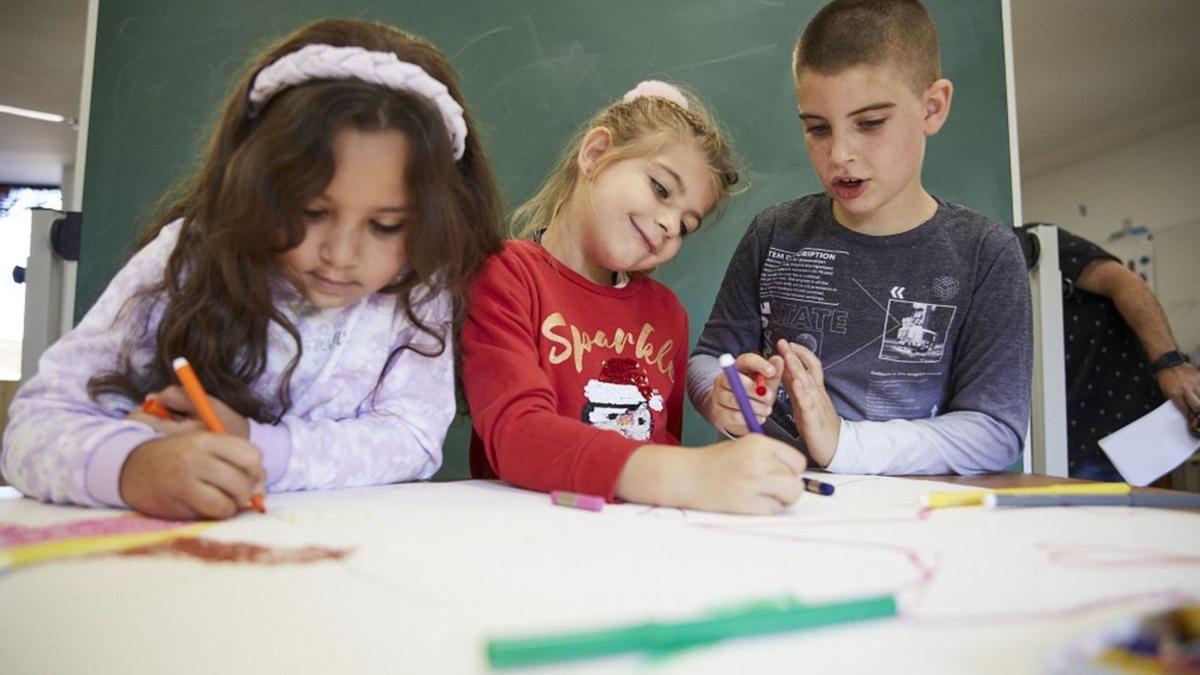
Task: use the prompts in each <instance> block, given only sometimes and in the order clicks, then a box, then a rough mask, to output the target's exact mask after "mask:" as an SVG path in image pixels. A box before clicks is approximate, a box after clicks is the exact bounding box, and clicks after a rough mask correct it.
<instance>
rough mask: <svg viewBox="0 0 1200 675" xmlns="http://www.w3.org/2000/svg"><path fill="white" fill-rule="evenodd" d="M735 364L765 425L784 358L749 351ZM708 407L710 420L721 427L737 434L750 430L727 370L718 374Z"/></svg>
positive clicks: (780, 379)
mask: <svg viewBox="0 0 1200 675" xmlns="http://www.w3.org/2000/svg"><path fill="white" fill-rule="evenodd" d="M734 366H735V368H736V369H737V372H738V374H739V376H740V379H741V382H742V388H743V389H745V390H746V392H747V396H748V398H749V400H750V405H751V408H752V409H753V411H754V416H755V417H756V418H757V420H758V422H759V424H762V422H763V421H765V420H766V419H767V416H768V415H770V414H771V407H772V406H774V405H775V396H776V393H777V392H778V391H779V384H780V382H781V381H782V379H783V369H784V364H783V357H781V356H772V357H771V358H769V359H768V358H764V357H763V355H762V354H756V353H753V352H750V353H746V354H742V355H741V356H738V357H737V359H736V360H735V361H734ZM760 382H761V386H760ZM709 409H710V413H711V414H710V415H709V419H711V420H712V421H713V423H714V424H715V425H717V427H718V428H720V429H724V430H725V431H726V432H727V433H729V434H731V435H734V436H744V435H745V434H747V433H749V431H750V429H749V428H748V427H747V426H746V418H745V417H743V416H742V410H741V408H740V407H739V406H738V401H737V397H736V396H734V393H733V389H731V388H730V383H729V376H728V374H727V373H726V372H724V371H722V373H721V374H720V375H718V376H717V381H716V383H715V385H714V386H713V391H712V396H711V397H709Z"/></svg>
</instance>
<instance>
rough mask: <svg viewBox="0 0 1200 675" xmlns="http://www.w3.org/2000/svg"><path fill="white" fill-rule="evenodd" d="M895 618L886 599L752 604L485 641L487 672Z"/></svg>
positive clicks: (893, 604) (888, 597)
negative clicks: (670, 619) (687, 617)
mask: <svg viewBox="0 0 1200 675" xmlns="http://www.w3.org/2000/svg"><path fill="white" fill-rule="evenodd" d="M895 615H896V600H895V598H894V597H893V596H891V595H882V596H877V597H870V598H863V599H860V600H850V601H846V602H834V603H829V604H825V605H805V604H802V603H800V602H798V601H796V600H795V599H794V598H783V599H781V600H775V601H764V602H759V603H755V604H754V605H753V606H751V607H749V608H747V609H743V610H741V611H735V612H728V613H724V614H721V615H719V616H711V617H706V618H702V619H696V620H694V621H681V622H678V623H654V622H649V623H641V624H634V625H632V626H624V627H620V628H608V629H603V630H596V631H586V632H578V633H563V634H560V635H550V636H544V637H528V638H505V639H497V640H488V644H487V656H488V662H489V663H490V664H491V665H492V667H493V668H515V667H519V666H532V665H537V664H542V663H555V662H559V661H576V660H581V659H591V658H597V657H601V656H610V655H613V654H621V653H624V652H634V651H672V650H676V649H683V648H686V647H691V646H695V645H700V644H707V643H710V642H716V641H718V640H724V639H729V638H738V637H746V636H750V635H767V634H770V633H782V632H785V631H793V630H803V629H805V628H819V627H821V626H832V625H835V624H839V623H850V622H852V621H866V620H868V619H883V618H887V617H892V616H895Z"/></svg>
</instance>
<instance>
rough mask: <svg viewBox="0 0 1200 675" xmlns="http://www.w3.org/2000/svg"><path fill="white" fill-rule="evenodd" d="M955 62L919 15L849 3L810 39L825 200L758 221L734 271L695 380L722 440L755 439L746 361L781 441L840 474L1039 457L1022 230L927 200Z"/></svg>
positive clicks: (692, 365) (815, 154)
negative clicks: (924, 170)
mask: <svg viewBox="0 0 1200 675" xmlns="http://www.w3.org/2000/svg"><path fill="white" fill-rule="evenodd" d="M939 61H940V60H939V56H938V46H937V31H936V28H935V27H934V25H933V20H932V18H931V17H930V16H929V13H928V12H927V11H926V9H925V8H924V6H922V5H921V3H920V2H918V1H917V0H835V1H834V2H831V3H830V4H828V5H826V6H825V7H824V8H823V9H822V10H821V11H820V12H819V13H818V14H817V16H816V17H815V18H814V19H813V20H812V21H811V22H810V23H809V25H808V27H806V28H805V30H804V33H803V34H802V35H801V36H800V40H799V41H798V42H797V44H796V49H795V53H794V58H793V74H794V82H795V88H796V102H797V105H798V109H799V113H800V119H801V120H802V121H803V123H804V134H805V140H806V144H807V147H808V152H809V157H810V159H811V160H812V164H813V168H814V169H815V170H816V173H817V176H818V178H819V179H820V181H821V184H822V186H823V187H824V189H825V192H824V193H818V194H814V195H809V196H807V197H803V198H801V199H798V200H794V201H790V202H784V203H782V204H778V205H776V206H773V207H771V208H768V209H766V210H765V211H763V212H761V213H759V214H758V216H757V217H756V218H755V219H754V222H753V223H751V225H750V227H749V229H748V230H747V232H746V234H745V236H744V237H743V238H742V241H741V243H740V244H739V245H738V248H737V250H736V251H735V252H734V255H733V259H732V260H731V262H730V264H729V268H728V270H727V271H726V273H725V279H724V281H723V282H722V285H721V289H720V291H719V293H718V295H717V298H716V301H715V303H714V306H713V310H712V314H711V316H710V317H709V320H708V323H707V324H706V325H705V328H704V332H703V334H702V335H701V337H700V341H699V344H698V345H697V347H696V349H695V351H694V352H693V353H692V356H691V358H690V360H689V367H688V380H689V395H690V396H691V398H692V402H693V404H694V405H695V406H696V408H697V410H699V411H701V413H702V414H704V415H705V417H707V418H708V420H709V421H710V422H712V423H713V424H714V425H716V426H717V427H718V428H720V429H723V430H725V431H726V432H728V433H731V434H735V435H738V434H743V433H745V432H746V425H745V422H744V421H742V419H741V417H740V412H739V409H738V406H737V403H736V400H735V399H734V397H733V395H732V392H731V391H730V389H729V384H728V382H727V381H726V380H725V378H724V376H723V375H722V374H721V370H720V367H719V366H718V365H717V356H719V355H720V354H722V353H724V352H730V353H733V354H740V356H739V357H738V360H737V364H738V370H739V371H740V372H741V373H742V378H743V380H744V384H746V385H747V386H746V388H747V390H748V391H750V393H751V395H752V399H753V401H752V403H753V406H754V408H755V411H756V413H757V414H758V416H759V418H760V421H763V422H765V425H764V426H765V427H766V428H767V430H768V433H770V434H771V435H774V436H777V437H781V438H784V439H785V440H790V441H791V442H792V443H793V444H794V445H796V446H797V447H798V448H799V449H801V450H802V451H804V452H806V454H808V455H809V456H810V458H811V459H812V460H813V461H814V462H815V463H816V464H817V465H818V466H822V467H825V468H826V469H828V470H830V471H836V472H842V473H871V474H940V473H960V474H966V473H981V472H989V471H1000V470H1003V469H1004V468H1006V467H1007V466H1009V465H1010V464H1012V463H1013V461H1015V460H1016V459H1017V457H1018V456H1019V455H1020V452H1021V448H1022V444H1023V439H1024V435H1025V432H1026V429H1027V427H1028V423H1029V411H1030V386H1031V377H1032V347H1031V344H1032V338H1031V330H1032V329H1031V325H1032V321H1031V310H1030V295H1029V288H1028V281H1027V278H1026V272H1025V264H1024V260H1023V257H1022V254H1021V249H1020V246H1019V244H1018V240H1017V237H1016V235H1015V234H1014V232H1013V231H1012V229H1011V228H1008V227H1005V226H1002V225H1000V224H999V223H996V222H995V221H992V220H990V219H989V218H987V217H985V216H982V215H980V214H977V213H974V212H972V211H970V210H969V209H967V208H965V207H962V206H959V205H957V204H952V203H950V202H947V201H944V200H941V199H937V198H935V197H933V196H931V195H930V194H929V193H928V192H926V191H925V189H924V187H922V184H921V165H922V161H923V158H924V152H925V139H926V138H927V137H928V136H932V135H934V134H935V133H937V132H938V130H939V129H940V128H941V127H942V125H943V124H944V123H945V121H946V118H947V116H948V114H949V112H950V100H951V95H952V93H953V88H952V86H951V84H950V82H949V81H948V80H946V79H943V78H942V77H941V66H940V62H939ZM756 373H761V374H762V375H764V376H765V377H766V378H767V385H768V386H767V387H766V394H765V395H758V394H756V392H755V389H756V388H755V387H753V386H749V385H750V383H751V379H750V376H752V375H754V374H756ZM781 385H782V390H781V388H780V387H781ZM759 391H761V389H759Z"/></svg>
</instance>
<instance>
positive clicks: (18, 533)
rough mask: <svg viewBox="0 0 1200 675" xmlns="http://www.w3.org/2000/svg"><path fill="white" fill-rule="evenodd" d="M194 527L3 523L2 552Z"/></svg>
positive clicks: (147, 521) (139, 522)
mask: <svg viewBox="0 0 1200 675" xmlns="http://www.w3.org/2000/svg"><path fill="white" fill-rule="evenodd" d="M191 524H192V523H189V522H184V521H179V520H159V519H157V518H146V517H144V516H117V517H116V518H91V519H88V520H73V521H71V522H69V523H55V524H53V525H41V526H38V527H27V526H25V525H17V524H15V523H0V548H7V547H9V546H24V545H27V544H40V543H42V542H45V541H57V540H60V539H75V538H77V537H97V536H104V535H110V534H131V533H136V532H154V531H157V530H167V529H171V528H175V527H185V526H187V525H191Z"/></svg>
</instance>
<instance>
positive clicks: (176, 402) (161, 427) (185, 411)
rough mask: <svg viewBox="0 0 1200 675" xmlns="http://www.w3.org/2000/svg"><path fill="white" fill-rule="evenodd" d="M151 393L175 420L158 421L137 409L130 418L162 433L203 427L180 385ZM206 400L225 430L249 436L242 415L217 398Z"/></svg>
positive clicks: (211, 397) (247, 425)
mask: <svg viewBox="0 0 1200 675" xmlns="http://www.w3.org/2000/svg"><path fill="white" fill-rule="evenodd" d="M151 396H154V397H155V398H157V399H158V400H159V402H160V403H162V404H163V405H165V406H166V407H167V408H169V409H170V410H171V411H172V412H174V413H175V414H176V415H177V416H179V419H176V420H162V419H159V418H157V417H154V416H153V415H148V414H146V413H144V412H141V411H140V410H135V411H134V412H132V413H130V414H129V417H130V418H131V419H136V420H138V421H139V422H145V423H146V424H148V425H150V427H151V428H152V429H154V430H155V431H157V432H159V433H164V434H173V433H181V432H187V431H195V430H200V429H204V422H202V421H201V420H200V418H199V417H197V415H196V407H195V406H194V405H192V401H191V399H189V398H188V395H187V392H185V391H184V390H183V387H181V386H179V385H171V386H169V387H167V388H166V389H163V390H162V391H159V392H156V393H153V394H151ZM208 400H209V401H210V402H211V403H212V407H213V410H214V411H215V412H216V413H217V417H219V418H221V423H222V424H224V425H225V432H226V433H228V434H229V435H230V436H237V437H238V438H250V423H249V422H247V421H246V418H245V417H242V416H241V415H239V414H237V413H236V412H234V411H233V408H230V407H229V406H227V405H225V403H224V402H223V401H222V400H221V399H219V398H216V397H213V396H209V397H208Z"/></svg>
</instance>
